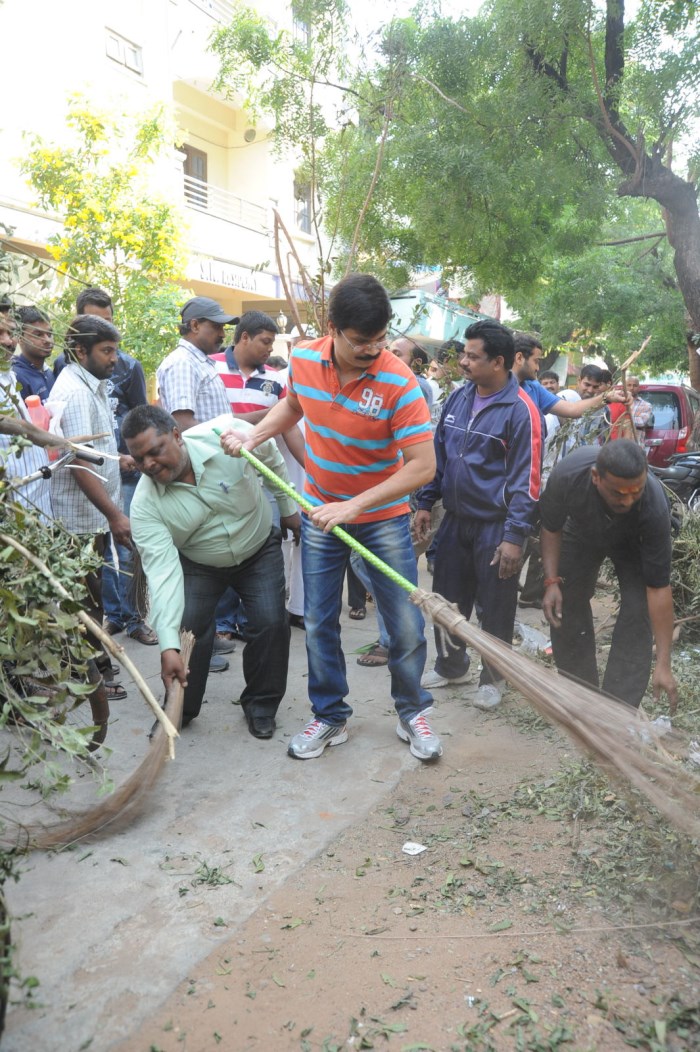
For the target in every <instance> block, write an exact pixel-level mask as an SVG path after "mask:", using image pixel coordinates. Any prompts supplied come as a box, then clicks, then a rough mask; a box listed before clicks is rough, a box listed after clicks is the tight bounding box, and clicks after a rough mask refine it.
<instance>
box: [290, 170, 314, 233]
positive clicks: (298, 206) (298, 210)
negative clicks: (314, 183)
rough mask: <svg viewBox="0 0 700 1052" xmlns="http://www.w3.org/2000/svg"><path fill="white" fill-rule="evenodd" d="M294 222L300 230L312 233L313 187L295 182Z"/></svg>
mask: <svg viewBox="0 0 700 1052" xmlns="http://www.w3.org/2000/svg"><path fill="white" fill-rule="evenodd" d="M294 220H295V222H296V225H297V227H298V229H299V230H302V231H303V232H304V233H305V234H310V233H311V187H310V185H309V184H308V183H300V182H297V180H296V179H295V180H294Z"/></svg>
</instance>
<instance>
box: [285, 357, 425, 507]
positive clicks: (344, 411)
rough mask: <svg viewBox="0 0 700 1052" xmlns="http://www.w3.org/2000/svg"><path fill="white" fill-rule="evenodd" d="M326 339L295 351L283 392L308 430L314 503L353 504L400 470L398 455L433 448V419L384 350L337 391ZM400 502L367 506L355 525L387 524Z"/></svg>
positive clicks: (407, 373) (404, 370)
mask: <svg viewBox="0 0 700 1052" xmlns="http://www.w3.org/2000/svg"><path fill="white" fill-rule="evenodd" d="M332 350H333V338H332V337H331V336H324V337H322V338H321V339H319V340H314V341H313V342H312V343H310V344H309V345H308V346H306V347H296V348H295V349H294V350H293V351H292V355H291V359H290V364H289V378H288V387H289V390H290V391H291V392H293V394H295V395H296V397H297V399H298V400H299V403H300V405H301V408H302V410H303V413H304V420H305V425H306V483H305V486H304V493H305V495H306V497H307V498H308V500H309V501H310V502H311V503H312V504H316V505H320V504H330V503H332V502H333V501H341V500H350V499H351V498H352V497H355V496H357V495H358V494H360V493H364V492H365V490H367V489H370V488H371V487H373V486H377V485H379V484H380V483H381V482H384V481H385V480H386V479H388V478H390V477H391V476H392V475H394V474H395V473H396V472H397V471H398V470H399V468H401V467H402V461H403V454H402V450H404V449H407V448H408V447H409V446H412V445H416V444H418V443H419V442H432V438H433V436H432V431H431V428H430V413H429V411H428V405H427V402H426V401H425V398H424V397H423V393H422V391H421V389H420V387H419V386H418V382H417V380H416V378H415V376H414V374H413V373H412V372H411V370H410V369H409V368H408V366H407V365H405V364H404V363H403V362H402V361H400V360H399V359H398V358H397V357H396V356H395V355H394V354H392V353H391V352H390V351H388V350H384V351H382V353H381V354H380V355H379V357H378V358H377V359H376V360H375V361H374V362H372V363H371V364H370V365H369V366H368V368H367V369H366V370H365V371H364V372H363V373H362V374H361V376H359V377H357V378H356V379H354V380H350V381H349V382H348V383H346V384H345V385H344V386H343V388H342V389H341V387H340V384H339V381H338V374H337V372H336V369H335V366H334V364H333V359H332V356H331V355H332ZM408 510H409V507H408V503H407V501H406V499H405V497H401V498H399V499H397V500H395V501H392V502H391V503H390V504H384V505H382V506H380V507H376V508H370V509H369V510H368V511H366V512H364V513H363V514H362V515H359V516H358V518H357V519H356V520H355V521H357V522H376V521H379V520H382V519H392V518H396V517H397V516H399V515H404V514H406V513H407V512H408Z"/></svg>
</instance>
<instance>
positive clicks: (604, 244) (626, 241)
mask: <svg viewBox="0 0 700 1052" xmlns="http://www.w3.org/2000/svg"><path fill="white" fill-rule="evenodd" d="M661 237H666V231H665V230H660V231H659V232H658V233H656V234H639V235H638V236H637V237H622V238H620V239H619V241H594V242H593V244H594V245H596V246H597V247H598V248H609V247H611V246H614V245H631V244H632V242H634V241H650V240H651V239H652V238H661Z"/></svg>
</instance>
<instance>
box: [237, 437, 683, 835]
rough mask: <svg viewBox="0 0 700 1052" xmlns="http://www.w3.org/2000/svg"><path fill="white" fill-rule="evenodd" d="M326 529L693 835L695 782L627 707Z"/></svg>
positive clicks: (270, 475)
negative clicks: (533, 656) (516, 647)
mask: <svg viewBox="0 0 700 1052" xmlns="http://www.w3.org/2000/svg"><path fill="white" fill-rule="evenodd" d="M219 433H220V432H219ZM240 452H241V456H243V457H244V458H245V459H246V460H247V461H248V462H249V463H250V464H252V465H253V467H255V469H256V470H257V471H259V472H260V474H262V475H263V476H265V478H267V479H268V480H269V481H270V482H272V483H274V485H276V486H278V487H279V488H280V489H281V490H283V492H285V493H286V494H287V495H288V496H290V497H292V499H293V500H295V501H297V503H298V504H299V505H300V507H302V508H303V509H304V510H305V511H312V510H313V505H312V504H311V503H310V502H309V501H308V500H306V499H305V498H304V497H302V496H300V495H299V494H298V493H297V492H296V491H295V490H294V489H293V488H292V486H290V485H289V484H288V483H286V482H284V481H283V480H282V479H280V478H279V477H278V476H277V475H276V474H275V473H274V472H273V471H271V470H270V468H268V467H267V466H266V465H265V464H262V463H261V462H260V461H259V460H258V459H257V457H255V456H253V454H252V453H250V452H249V451H248V450H247V449H241V451H240ZM331 532H332V533H334V534H335V535H336V537H338V538H339V539H340V540H342V541H343V542H344V543H345V544H347V545H348V546H349V547H350V548H352V549H353V550H354V551H356V552H358V553H359V555H361V556H362V558H363V559H364V560H365V561H366V562H368V563H370V564H371V565H372V566H375V567H376V568H377V569H378V570H380V571H381V572H382V573H383V574H385V576H387V577H389V578H390V579H391V580H392V581H394V583H395V584H396V585H397V586H398V587H399V588H402V589H403V590H404V591H406V592H408V593H409V598H410V600H411V602H413V603H415V604H416V606H418V607H420V609H421V611H422V612H423V614H424V615H425V616H426V618H428V619H430V620H432V621H433V622H435V624H436V625H439V626H440V627H441V628H444V629H446V630H447V631H448V632H449V634H450V635H451V636H453V637H455V638H458V639H461V640H462V641H463V642H465V643H467V644H468V645H469V646H471V647H473V648H474V650H477V651H478V652H479V653H480V654H481V656H482V658H483V659H484V660H485V661H487V662H488V664H489V665H490V666H491V667H493V668H495V669H496V670H497V671H498V672H499V673H500V674H501V675H502V676H503V678H504V679H506V680H508V682H509V683H510V684H511V685H512V686H514V687H516V688H517V690H518V691H519V692H520V693H521V694H522V696H523V697H524V698H526V699H527V701H529V702H530V704H531V705H533V707H534V708H535V709H537V711H538V712H539V713H540V715H542V716H543V717H544V718H545V719H547V720H549V722H550V723H554V724H555V725H556V726H558V727H560V728H561V729H562V730H563V731H565V732H566V733H567V734H568V735H569V737H570V738H571V739H572V741H573V743H574V745H576V747H577V748H579V749H581V750H582V751H584V752H585V753H586V754H587V755H588V756H589V757H590V758H591V760H593V762H595V763H596V764H598V766H600V767H602V768H603V769H604V770H605V771H606V773H607V774H608V775H610V776H611V777H613V778H616V779H617V780H618V781H620V780H622V781H623V782H627V783H629V784H630V785H632V786H634V788H635V789H637V790H638V791H639V792H640V793H642V794H643V795H644V796H645V797H646V798H647V800H648V801H649V802H650V803H651V804H653V805H654V807H656V808H657V810H658V811H659V812H660V813H661V814H662V815H664V816H665V817H666V818H668V820H669V821H670V822H672V823H673V824H674V825H675V826H677V827H678V828H679V829H681V830H682V831H684V832H685V833H688V834H689V835H690V836H693V837H700V806H699V805H700V796H699V795H698V794H700V777H698V776H697V775H695V774H692V773H690V772H689V771H686V770H685V769H684V768H683V767H682V766H681V764H680V763H679V762H678V761H677V760H675V758H674V757H673V756H671V755H670V754H669V753H668V752H667V751H666V750H665V749H664V748H662V747H661V746H660V744H659V743H658V742H657V741H655V740H654V735H653V725H652V724H650V723H648V722H646V723H644V722H642V721H641V720H640V719H639V718H638V716H637V713H636V712H635V711H634V710H633V709H631V708H630V707H629V706H627V705H625V704H623V703H621V702H619V701H614V700H613V699H611V698H607V697H605V696H604V695H602V694H599V693H598V692H597V691H595V690H593V689H591V688H590V687H588V686H586V685H584V684H582V683H577V682H575V681H573V680H571V679H568V678H565V677H563V676H560V675H559V674H558V673H557V672H555V671H553V670H550V669H547V668H544V667H543V666H542V665H540V664H538V663H537V662H535V661H532V660H530V659H529V658H527V657H525V656H524V655H522V654H518V653H515V652H514V651H513V650H512V649H511V648H510V647H508V646H507V645H506V644H505V643H503V642H502V641H501V640H499V639H496V638H495V637H494V636H491V635H489V634H488V633H486V632H483V631H481V629H479V628H476V627H475V626H474V625H471V624H469V622H468V621H467V620H466V618H465V617H463V615H462V614H461V613H460V612H459V610H457V609H456V608H455V607H454V606H453V605H452V604H451V603H448V602H447V600H446V599H444V598H443V597H442V596H441V595H438V594H437V593H435V592H426V591H424V590H422V589H420V588H416V586H415V585H414V584H413V583H412V582H411V581H409V580H407V579H406V578H405V577H402V576H401V574H398V573H397V572H396V571H395V570H393V569H392V568H391V567H390V566H388V565H387V564H386V563H385V562H383V561H382V560H381V559H379V558H378V557H377V556H376V555H374V553H373V552H371V551H369V550H368V549H367V548H365V547H364V545H362V544H360V543H359V542H358V541H357V540H355V538H354V537H352V536H351V535H350V534H349V533H347V532H346V531H345V530H343V529H342V527H340V526H334V527H333V529H332V531H331Z"/></svg>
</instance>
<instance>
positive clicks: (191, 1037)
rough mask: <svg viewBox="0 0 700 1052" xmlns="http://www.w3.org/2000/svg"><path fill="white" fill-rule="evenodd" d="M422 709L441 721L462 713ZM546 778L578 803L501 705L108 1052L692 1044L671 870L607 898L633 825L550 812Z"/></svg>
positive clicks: (681, 923)
mask: <svg viewBox="0 0 700 1052" xmlns="http://www.w3.org/2000/svg"><path fill="white" fill-rule="evenodd" d="M440 698H441V710H448V711H447V712H446V716H447V717H449V708H450V707H451V706H461V705H464V704H465V699H464V697H461V696H460V695H459V694H458V693H457V692H456V691H450V690H448V691H442V692H440ZM445 723H446V724H448V725H449V718H446V719H445ZM337 751H338V750H327V752H326V753H325V754H324V755H323V757H322V758H321V759H320V760H319V761H315V762H318V763H322V764H327V765H328V767H331V766H332V764H333V760H334V756H333V754H334V753H336V752H337ZM360 764H361V758H360V763H358V769H357V777H358V778H362V777H363V772H362V769H361V766H360ZM562 769H563V770H567V769H570V770H573V771H574V772H575V773H576V778H578V781H577V780H576V778H573V782H574V783H576V789H575V791H576V792H580V793H582V794H587V793H589V792H592V791H593V789H592V787H591V785H590V784H589V783H587V782H586V779H585V777H584V778H583V781H581V762H580V759H579V758H578V757H576V756H575V755H573V753H572V751H571V749H570V748H569V747H568V746H567V744H566V743H565V742H564V741H563V740H562V739H560V738H559V737H558V736H557V735H556V734H554V733H553V732H551V731H548V730H546V729H544V728H543V727H542V726H541V725H539V724H537V723H536V721H534V720H532V719H531V718H530V717H529V716H528V715H527V713H524V712H523V710H522V709H521V707H520V706H519V705H518V702H517V699H516V698H515V697H512V696H510V697H509V700H508V701H507V702H506V703H504V705H503V706H502V707H501V709H499V710H498V711H497V712H495V713H493V714H489V715H488V716H487V717H485V718H484V720H483V722H482V723H480V725H479V729H478V731H477V732H476V733H475V734H474V735H473V736H470V737H468V738H462V739H461V740H456V739H454V738H451V739H449V740H448V741H446V750H445V756H444V757H443V759H442V760H441V761H440V762H439V763H438V764H436V765H433V766H428V765H416V766H415V767H412V768H411V769H410V770H409V771H407V772H406V773H404V776H403V778H402V780H401V783H400V784H399V786H398V788H397V789H396V790H395V791H394V792H393V794H392V795H391V796H390V797H389V798H385V800H384V801H383V802H382V803H381V805H380V806H379V807H377V808H375V809H374V810H373V812H372V813H370V814H369V815H368V816H367V818H366V819H364V820H362V821H360V822H359V823H358V824H356V825H354V826H352V827H351V828H350V829H349V830H347V831H346V832H345V833H343V834H342V835H340V836H339V837H338V838H337V840H336V841H335V842H333V843H332V845H331V846H330V847H329V848H328V849H327V850H325V851H323V852H322V853H321V854H320V855H319V856H318V857H316V858H314V859H312V860H311V861H310V862H309V863H308V864H307V865H306V866H305V867H304V868H303V869H302V870H301V871H300V872H299V873H298V874H296V875H295V876H294V878H293V879H291V880H289V881H288V882H287V883H286V884H284V885H283V886H282V887H281V888H279V889H278V890H276V891H274V892H273V893H272V894H271V895H270V897H269V898H268V899H267V900H266V901H265V903H264V905H263V906H262V907H260V908H259V909H258V910H257V911H256V912H255V913H254V914H253V915H252V916H251V917H250V918H249V919H248V920H247V921H246V922H245V923H244V924H243V925H242V926H241V927H239V928H237V929H236V931H235V933H234V934H232V936H231V938H230V940H229V941H228V942H226V943H224V944H219V946H217V948H216V950H215V952H213V953H212V954H211V956H209V957H208V958H206V959H205V960H203V961H202V962H201V963H200V964H198V965H196V966H194V967H193V968H192V970H191V972H190V973H189V975H188V977H187V980H186V981H185V982H183V983H182V984H181V985H180V986H179V988H178V989H177V990H175V992H174V993H173V995H172V996H171V997H170V998H169V999H168V1000H167V1002H166V1003H165V1004H163V1005H162V1007H161V1008H160V1009H159V1011H158V1012H157V1013H156V1014H155V1015H154V1016H153V1017H152V1018H151V1019H150V1020H149V1021H148V1022H147V1023H146V1024H145V1025H143V1026H142V1027H140V1028H139V1029H138V1031H137V1032H136V1033H135V1034H134V1035H133V1036H132V1037H131V1038H130V1039H129V1040H128V1041H126V1042H125V1043H122V1044H120V1045H118V1046H117V1047H118V1048H119V1050H120V1052H181V1050H189V1052H210V1050H212V1052H213V1050H227V1052H228V1050H234V1052H286V1050H301V1052H317V1050H318V1052H334V1050H335V1052H339V1050H340V1049H349V1048H354V1049H370V1048H375V1049H382V1048H388V1049H395V1050H396V1052H419V1050H433V1052H456V1050H460V1052H488V1050H512V1049H527V1050H533V1052H539V1050H553V1049H559V1048H565V1049H576V1050H581V1052H583V1050H605V1052H616V1050H618V1049H620V1050H622V1049H626V1048H629V1047H630V1045H633V1046H634V1047H638V1048H645V1049H649V1050H650V1052H657V1050H663V1049H668V1050H671V1052H673V1050H679V1049H697V1048H698V1047H700V1044H699V1043H698V1042H699V1041H700V1038H699V1037H698V1035H699V1034H700V1008H699V1007H698V1006H699V1005H700V970H699V967H698V966H699V965H700V956H698V934H699V930H698V926H697V925H696V924H693V923H692V922H691V920H690V917H689V913H690V912H691V907H690V905H689V899H691V898H692V894H691V890H689V887H688V875H687V873H685V872H684V873H681V872H680V869H682V867H681V866H680V865H679V867H678V868H679V871H678V872H674V868H675V863H674V862H673V861H672V856H671V854H670V853H669V862H668V871H669V881H668V883H667V884H663V882H662V884H660V885H659V886H658V887H657V888H655V889H654V890H655V895H654V896H652V899H653V902H651V903H650V898H649V895H648V893H647V891H646V890H645V889H644V888H642V886H641V883H638V882H637V881H638V880H639V881H642V880H644V879H647V880H648V878H644V877H638V878H636V877H635V875H634V871H629V872H625V860H624V859H621V860H620V864H619V870H620V873H619V878H618V880H619V881H622V882H624V881H628V882H629V888H628V893H627V894H626V895H625V894H624V888H623V895H622V897H621V898H620V897H616V896H615V895H613V894H611V895H608V894H607V893H606V887H608V886H609V885H606V884H605V881H604V880H603V879H602V877H601V879H599V876H600V875H601V874H603V871H604V872H605V875H606V879H609V877H610V872H611V869H612V871H613V879H614V877H615V873H614V870H615V864H614V863H613V865H612V866H611V862H610V860H611V858H612V857H613V856H614V854H615V850H616V849H615V839H616V838H617V837H618V832H617V830H618V828H620V829H621V828H622V826H618V825H615V823H614V822H613V821H612V817H613V816H614V817H615V822H617V821H618V820H622V821H623V824H625V828H626V829H627V830H628V831H629V830H630V828H631V827H633V825H634V822H635V819H634V817H633V816H629V815H627V816H626V817H625V804H624V803H623V802H621V801H620V800H618V798H617V796H616V794H615V793H614V792H612V791H608V792H607V793H605V792H603V795H602V797H601V798H600V799H601V801H602V802H601V804H600V806H601V807H602V808H603V809H604V808H609V809H610V816H611V817H610V820H609V821H608V820H607V816H606V814H605V813H603V814H602V815H598V817H596V816H595V815H594V816H593V818H592V819H590V820H589V821H582V820H580V819H579V817H577V816H576V815H575V814H573V813H572V812H571V811H570V810H569V809H568V808H566V807H561V806H560V805H559V804H556V803H552V805H551V806H550V805H549V804H548V803H547V800H548V797H547V793H548V792H549V791H550V790H552V789H553V787H554V786H555V782H556V779H557V777H560V775H559V774H558V772H561V771H562ZM560 798H561V797H560V796H559V797H556V798H553V800H560ZM532 801H534V806H531V803H532ZM583 803H584V801H583V797H582V806H581V812H582V813H583V811H584V810H585V807H584V806H583ZM323 813H324V812H323V801H319V817H323ZM625 835H627V834H625ZM662 838H663V833H662ZM406 842H417V843H419V844H421V845H423V846H424V847H425V850H424V851H422V852H421V853H420V854H417V855H409V854H406V853H404V851H403V850H402V848H403V845H404V844H405V843H406ZM624 850H627V849H626V848H625V849H624ZM671 851H672V848H670V847H669V852H671ZM692 876H693V875H692V874H691V878H692ZM695 877H697V873H696V874H695ZM691 883H692V880H691ZM696 883H697V880H696ZM208 894H210V895H212V896H216V895H217V888H216V887H215V886H212V887H211V888H210V889H209V890H208ZM637 900H638V901H637ZM223 923H225V921H224V918H222V924H223ZM231 926H232V928H233V927H234V925H233V924H232V925H231Z"/></svg>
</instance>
